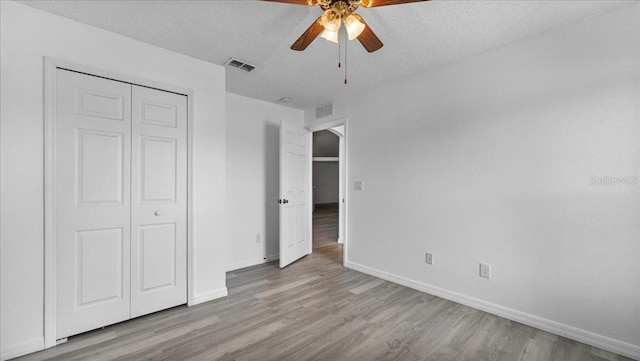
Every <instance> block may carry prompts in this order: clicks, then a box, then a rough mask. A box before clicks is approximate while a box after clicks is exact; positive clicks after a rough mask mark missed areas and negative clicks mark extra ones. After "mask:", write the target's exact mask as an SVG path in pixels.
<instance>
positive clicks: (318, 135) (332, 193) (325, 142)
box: [312, 130, 340, 204]
mask: <svg viewBox="0 0 640 361" xmlns="http://www.w3.org/2000/svg"><path fill="white" fill-rule="evenodd" d="M339 154H340V138H339V137H338V136H337V135H335V134H333V133H331V132H330V131H328V130H321V131H319V132H315V133H313V156H314V157H337V156H338V155H339ZM338 165H339V163H338V162H313V178H312V179H313V186H314V187H316V188H314V191H313V192H314V193H313V196H314V203H315V204H325V203H338V198H339V193H338V192H339V187H340V183H339V167H338Z"/></svg>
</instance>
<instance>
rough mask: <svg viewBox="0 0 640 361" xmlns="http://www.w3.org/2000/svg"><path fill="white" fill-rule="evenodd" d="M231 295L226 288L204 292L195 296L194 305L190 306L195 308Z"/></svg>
mask: <svg viewBox="0 0 640 361" xmlns="http://www.w3.org/2000/svg"><path fill="white" fill-rule="evenodd" d="M228 294H229V293H228V292H227V288H226V287H221V288H218V289H215V290H212V291H208V292H203V293H199V294H197V295H195V297H194V299H193V303H192V304H190V305H189V306H195V305H197V304H200V303H204V302H208V301H213V300H215V299H218V298H222V297H226V296H227V295H228Z"/></svg>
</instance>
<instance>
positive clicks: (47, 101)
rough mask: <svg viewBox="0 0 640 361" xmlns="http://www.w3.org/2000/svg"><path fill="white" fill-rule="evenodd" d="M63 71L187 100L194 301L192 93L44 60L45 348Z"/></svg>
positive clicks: (51, 324)
mask: <svg viewBox="0 0 640 361" xmlns="http://www.w3.org/2000/svg"><path fill="white" fill-rule="evenodd" d="M59 68H60V69H66V70H71V71H75V72H78V73H84V74H87V75H91V76H97V77H101V78H107V79H111V80H115V81H120V82H124V83H129V84H134V85H140V86H143V87H148V88H154V89H158V90H162V91H168V92H171V93H176V94H180V95H185V96H186V97H187V305H189V306H191V305H193V304H194V303H195V302H194V301H195V287H194V281H195V280H194V277H193V276H194V272H193V268H194V262H193V258H194V257H193V249H194V247H193V214H194V213H193V99H194V91H193V90H192V89H185V88H181V87H177V86H173V85H169V84H164V83H159V82H156V81H152V80H148V79H142V78H138V77H135V76H131V75H126V74H121V73H117V72H113V71H109V70H103V69H98V68H94V67H90V66H85V65H80V64H76V63H73V62H69V61H66V60H62V59H57V58H51V57H44V347H45V348H49V347H52V346H55V345H56V344H57V340H56V326H57V324H56V323H57V317H56V309H57V305H56V302H57V301H56V300H57V281H56V277H57V258H58V257H57V239H56V213H55V209H56V203H55V201H56V199H55V191H56V181H55V179H56V177H55V169H56V164H55V160H56V154H55V149H56V134H55V130H56V82H57V77H56V71H57V69H59Z"/></svg>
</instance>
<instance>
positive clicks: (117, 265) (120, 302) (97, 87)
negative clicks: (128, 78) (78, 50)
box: [54, 69, 131, 338]
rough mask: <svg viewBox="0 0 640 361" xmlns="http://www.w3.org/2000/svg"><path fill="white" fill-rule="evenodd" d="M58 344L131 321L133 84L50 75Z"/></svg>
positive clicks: (67, 73)
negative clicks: (53, 116) (52, 83)
mask: <svg viewBox="0 0 640 361" xmlns="http://www.w3.org/2000/svg"><path fill="white" fill-rule="evenodd" d="M56 76H57V82H56V87H57V89H56V127H55V137H56V142H55V144H56V149H55V171H54V173H55V177H56V189H55V200H56V242H57V244H56V247H57V268H58V271H57V275H56V279H57V332H56V336H57V337H58V338H64V337H67V336H70V335H74V334H78V333H82V332H85V331H89V330H92V329H95V328H99V327H103V326H106V325H109V324H113V323H116V322H120V321H123V320H126V319H128V318H129V304H130V294H129V293H130V292H129V285H130V258H129V249H130V230H131V228H130V218H131V211H130V201H129V198H130V186H129V181H128V180H129V177H130V168H131V162H130V157H131V148H130V142H131V138H130V132H131V131H130V128H131V116H130V115H131V102H130V94H131V86H130V85H129V84H124V83H120V82H116V81H112V80H108V79H103V78H98V77H93V76H89V75H85V74H79V73H75V72H71V71H66V70H62V69H59V70H58V71H57V73H56Z"/></svg>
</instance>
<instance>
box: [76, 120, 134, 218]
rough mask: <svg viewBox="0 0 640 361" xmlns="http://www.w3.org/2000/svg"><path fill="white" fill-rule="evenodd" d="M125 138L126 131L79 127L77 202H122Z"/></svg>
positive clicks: (77, 135) (92, 203) (84, 203)
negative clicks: (105, 130)
mask: <svg viewBox="0 0 640 361" xmlns="http://www.w3.org/2000/svg"><path fill="white" fill-rule="evenodd" d="M123 141H124V134H123V133H118V132H104V131H97V130H89V129H78V130H76V150H77V151H76V156H77V159H76V162H77V166H76V182H75V183H76V199H77V205H78V206H98V205H121V204H123V189H124V183H125V180H124V173H125V172H124V164H125V161H124V159H123V156H124V154H123V153H124V143H123Z"/></svg>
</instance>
